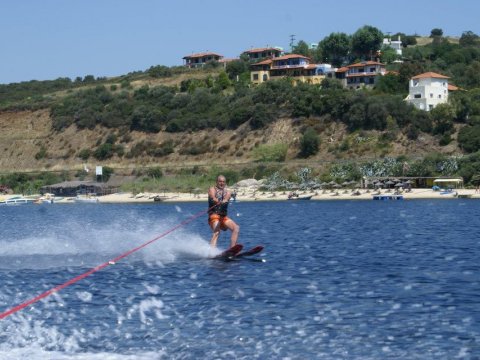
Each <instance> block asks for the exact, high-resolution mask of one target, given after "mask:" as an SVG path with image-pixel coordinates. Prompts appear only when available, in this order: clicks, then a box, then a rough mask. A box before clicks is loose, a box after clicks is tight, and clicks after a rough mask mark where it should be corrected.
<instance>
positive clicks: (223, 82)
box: [217, 71, 231, 90]
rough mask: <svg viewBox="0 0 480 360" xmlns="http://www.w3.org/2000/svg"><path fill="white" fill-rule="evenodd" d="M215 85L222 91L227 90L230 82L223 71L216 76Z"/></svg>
mask: <svg viewBox="0 0 480 360" xmlns="http://www.w3.org/2000/svg"><path fill="white" fill-rule="evenodd" d="M217 85H218V86H219V87H220V89H222V90H224V89H226V88H228V87H229V86H230V85H231V83H230V80H229V79H228V75H227V73H226V72H225V71H221V72H220V74H218V79H217Z"/></svg>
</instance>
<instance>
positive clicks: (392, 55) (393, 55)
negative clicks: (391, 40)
mask: <svg viewBox="0 0 480 360" xmlns="http://www.w3.org/2000/svg"><path fill="white" fill-rule="evenodd" d="M397 59H398V55H397V52H396V51H395V49H392V48H391V47H390V46H382V50H381V52H380V61H381V62H382V63H385V64H390V63H392V62H394V61H395V60H397Z"/></svg>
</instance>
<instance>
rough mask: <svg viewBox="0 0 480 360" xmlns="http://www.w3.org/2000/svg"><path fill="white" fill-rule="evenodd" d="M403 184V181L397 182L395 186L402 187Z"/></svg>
mask: <svg viewBox="0 0 480 360" xmlns="http://www.w3.org/2000/svg"><path fill="white" fill-rule="evenodd" d="M402 186H403V184H402V183H401V182H399V183H396V184H395V187H402Z"/></svg>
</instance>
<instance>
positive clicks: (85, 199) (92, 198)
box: [74, 194, 98, 203]
mask: <svg viewBox="0 0 480 360" xmlns="http://www.w3.org/2000/svg"><path fill="white" fill-rule="evenodd" d="M74 201H75V202H78V203H97V202H98V197H97V195H95V194H87V195H77V196H76V197H75V199H74Z"/></svg>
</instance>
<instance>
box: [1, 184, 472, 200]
mask: <svg viewBox="0 0 480 360" xmlns="http://www.w3.org/2000/svg"><path fill="white" fill-rule="evenodd" d="M288 194H289V192H285V191H273V192H266V191H259V190H256V189H254V188H244V189H239V190H237V201H240V202H244V201H301V200H307V199H308V200H311V201H329V200H330V201H335V200H373V197H374V196H378V197H380V200H382V199H383V200H396V199H398V198H399V197H401V199H402V200H415V199H462V198H469V199H480V193H476V192H475V190H474V189H455V190H453V191H451V192H447V191H433V190H432V189H412V190H411V191H410V192H401V193H395V192H394V190H390V191H389V190H385V189H382V190H381V191H378V190H366V189H356V190H353V191H352V190H344V189H340V190H317V191H306V192H297V194H298V197H297V198H294V199H291V200H289V199H288ZM15 198H23V197H22V195H19V194H12V195H2V196H0V202H5V201H6V200H10V199H15ZM25 198H28V199H35V202H37V203H38V202H41V200H39V199H42V198H43V197H41V196H40V195H31V196H26V197H25ZM89 199H90V200H89V202H96V203H107V204H115V203H118V204H120V203H124V204H127V203H164V202H165V203H172V202H207V194H206V193H205V194H203V193H201V194H192V193H177V192H159V193H155V192H148V193H147V192H146V193H140V194H132V193H129V192H120V193H114V194H110V195H104V196H98V197H91V198H89ZM76 202H77V200H76V199H75V198H74V197H63V198H59V197H55V198H54V199H53V203H58V204H69V203H70V204H73V203H76ZM0 204H1V203H0Z"/></svg>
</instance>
